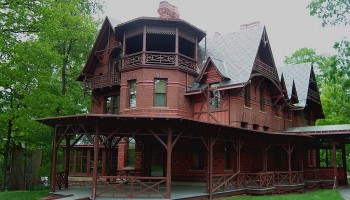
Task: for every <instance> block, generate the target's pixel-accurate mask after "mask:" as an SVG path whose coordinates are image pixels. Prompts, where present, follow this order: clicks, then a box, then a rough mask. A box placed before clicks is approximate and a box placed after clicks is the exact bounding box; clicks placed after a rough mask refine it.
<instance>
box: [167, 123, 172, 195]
mask: <svg viewBox="0 0 350 200" xmlns="http://www.w3.org/2000/svg"><path fill="white" fill-rule="evenodd" d="M172 151H173V142H172V129H171V128H169V129H168V141H167V162H166V198H167V199H170V197H171V154H172Z"/></svg>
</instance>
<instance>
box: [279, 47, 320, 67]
mask: <svg viewBox="0 0 350 200" xmlns="http://www.w3.org/2000/svg"><path fill="white" fill-rule="evenodd" d="M323 57H324V56H322V55H317V53H316V51H315V49H309V48H306V47H304V48H301V49H298V50H297V51H295V52H294V53H293V54H292V55H291V56H286V57H285V58H284V63H286V64H300V63H305V62H313V63H321V61H322V60H323Z"/></svg>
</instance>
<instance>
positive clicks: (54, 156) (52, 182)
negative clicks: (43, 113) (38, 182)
mask: <svg viewBox="0 0 350 200" xmlns="http://www.w3.org/2000/svg"><path fill="white" fill-rule="evenodd" d="M52 148H53V152H52V168H51V180H50V192H55V191H56V171H57V150H58V133H57V127H56V128H55V135H54V141H53V145H52Z"/></svg>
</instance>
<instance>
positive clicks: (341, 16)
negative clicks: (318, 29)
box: [308, 0, 350, 26]
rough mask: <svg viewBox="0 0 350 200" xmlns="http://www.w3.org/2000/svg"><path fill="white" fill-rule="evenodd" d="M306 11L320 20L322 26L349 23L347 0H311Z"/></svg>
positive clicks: (349, 4) (349, 6) (348, 4)
mask: <svg viewBox="0 0 350 200" xmlns="http://www.w3.org/2000/svg"><path fill="white" fill-rule="evenodd" d="M308 9H309V10H310V15H312V16H317V17H318V18H320V19H322V26H325V25H338V24H345V25H349V23H350V1H349V0H312V1H311V3H310V4H309V5H308Z"/></svg>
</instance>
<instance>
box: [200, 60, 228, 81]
mask: <svg viewBox="0 0 350 200" xmlns="http://www.w3.org/2000/svg"><path fill="white" fill-rule="evenodd" d="M224 78H228V71H227V69H226V64H225V62H224V61H222V60H219V59H216V58H210V57H209V58H208V59H207V62H206V63H205V65H204V67H203V69H202V71H201V73H200V74H199V77H198V82H199V83H204V82H205V83H213V82H221V81H222V80H223V79H224Z"/></svg>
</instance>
